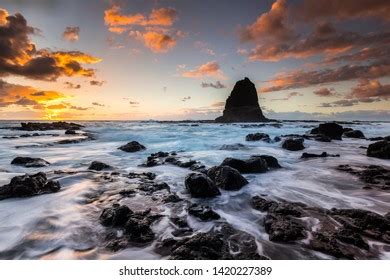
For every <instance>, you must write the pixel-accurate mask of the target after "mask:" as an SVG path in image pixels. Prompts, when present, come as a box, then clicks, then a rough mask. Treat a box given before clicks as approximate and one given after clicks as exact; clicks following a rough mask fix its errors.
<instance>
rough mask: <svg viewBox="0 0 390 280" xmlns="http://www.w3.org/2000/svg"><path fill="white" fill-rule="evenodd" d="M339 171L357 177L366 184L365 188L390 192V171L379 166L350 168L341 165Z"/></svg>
mask: <svg viewBox="0 0 390 280" xmlns="http://www.w3.org/2000/svg"><path fill="white" fill-rule="evenodd" d="M337 170H339V171H344V172H348V173H350V174H353V175H356V176H358V177H359V179H360V180H361V181H363V182H364V183H366V186H365V188H377V189H381V190H390V170H389V169H387V168H385V167H382V166H379V165H368V166H355V167H353V166H350V165H339V166H338V167H337Z"/></svg>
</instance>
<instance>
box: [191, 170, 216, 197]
mask: <svg viewBox="0 0 390 280" xmlns="http://www.w3.org/2000/svg"><path fill="white" fill-rule="evenodd" d="M185 186H186V188H187V190H188V191H189V193H190V194H191V196H192V197H198V198H206V197H214V196H217V195H220V194H221V193H220V191H219V190H218V188H217V187H216V186H215V184H214V182H213V181H212V180H211V179H210V178H209V177H208V176H206V175H205V174H201V173H191V174H189V175H188V176H187V177H186V179H185Z"/></svg>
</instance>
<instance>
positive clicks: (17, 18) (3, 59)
mask: <svg viewBox="0 0 390 280" xmlns="http://www.w3.org/2000/svg"><path fill="white" fill-rule="evenodd" d="M36 33H37V29H35V28H33V27H31V26H29V25H28V24H27V21H26V19H25V18H24V17H23V16H22V15H21V14H20V13H17V14H15V15H8V16H7V17H6V18H5V22H4V23H3V24H1V25H0V76H8V75H19V76H24V77H26V78H30V79H37V80H47V81H55V80H56V79H57V78H58V77H60V76H87V77H92V76H94V75H95V70H93V69H86V68H84V67H83V66H82V65H81V64H92V63H97V62H99V61H100V60H101V59H99V58H97V57H93V56H91V55H89V54H85V53H82V52H65V51H61V52H52V51H50V50H48V49H41V50H37V49H36V46H35V44H34V43H33V42H32V41H31V40H30V35H32V34H36Z"/></svg>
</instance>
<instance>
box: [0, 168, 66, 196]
mask: <svg viewBox="0 0 390 280" xmlns="http://www.w3.org/2000/svg"><path fill="white" fill-rule="evenodd" d="M60 188H61V186H60V184H59V183H58V182H57V181H51V180H50V181H48V180H47V178H46V175H45V173H43V172H39V173H37V174H34V175H28V174H26V175H22V176H16V177H14V178H12V179H11V182H10V183H9V184H8V185H4V186H2V187H1V188H0V200H1V199H6V198H13V197H29V196H34V195H40V194H46V193H53V192H57V191H59V190H60Z"/></svg>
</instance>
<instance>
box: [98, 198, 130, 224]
mask: <svg viewBox="0 0 390 280" xmlns="http://www.w3.org/2000/svg"><path fill="white" fill-rule="evenodd" d="M131 214H133V211H131V210H130V209H129V207H127V206H126V205H119V204H118V203H114V204H113V205H112V206H111V207H109V208H105V209H104V210H103V212H102V214H101V215H100V218H99V219H100V222H101V224H102V225H104V226H106V227H107V226H112V227H122V226H124V225H125V224H126V222H127V220H128V219H129V216H130V215H131Z"/></svg>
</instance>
